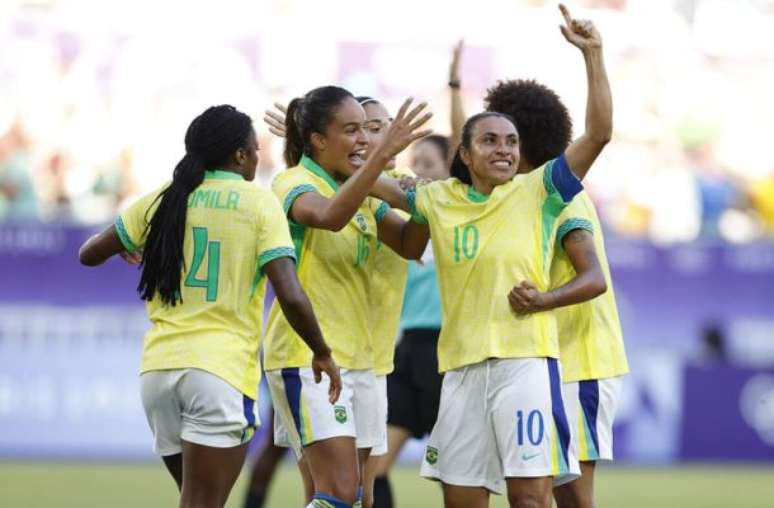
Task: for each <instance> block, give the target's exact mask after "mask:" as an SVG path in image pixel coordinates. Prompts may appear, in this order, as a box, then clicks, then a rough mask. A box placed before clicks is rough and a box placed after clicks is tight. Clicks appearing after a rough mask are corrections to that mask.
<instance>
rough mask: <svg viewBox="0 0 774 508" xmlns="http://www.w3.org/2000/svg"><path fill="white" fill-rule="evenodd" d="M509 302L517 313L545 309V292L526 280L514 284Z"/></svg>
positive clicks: (509, 294)
mask: <svg viewBox="0 0 774 508" xmlns="http://www.w3.org/2000/svg"><path fill="white" fill-rule="evenodd" d="M508 303H510V304H511V309H513V311H514V312H515V313H516V314H529V313H530V312H537V311H540V310H543V308H544V306H545V303H546V302H545V294H544V293H541V292H540V291H539V290H538V289H537V287H535V285H534V284H533V283H531V282H530V281H527V280H524V281H521V282H520V283H519V284H517V285H515V286H513V289H511V292H510V293H508Z"/></svg>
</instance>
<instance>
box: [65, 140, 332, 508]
mask: <svg viewBox="0 0 774 508" xmlns="http://www.w3.org/2000/svg"><path fill="white" fill-rule="evenodd" d="M257 165H258V143H257V140H256V138H255V133H252V135H251V136H250V138H249V139H248V144H247V146H246V147H244V148H239V149H237V150H236V151H235V152H234V154H233V155H232V156H231V157H230V158H229V160H228V161H225V162H223V163H222V164H218V165H217V168H218V169H220V170H223V171H231V172H233V173H237V174H240V175H242V176H243V177H244V178H245V179H246V180H252V179H253V178H254V177H255V170H256V167H257ZM78 255H79V259H80V262H81V263H82V264H84V265H86V266H97V265H101V264H102V263H104V262H105V261H107V260H108V259H110V258H111V257H113V256H115V255H121V256H122V257H124V259H126V260H127V261H128V262H130V263H138V262H140V261H141V259H142V255H141V253H128V252H127V251H126V249H125V248H124V246H123V244H122V243H121V241H120V240H119V238H118V234H117V232H116V230H115V227H113V226H110V227H108V228H106V229H105V230H104V231H102V232H101V233H99V234H97V235H94V236H92V237H91V238H89V239H88V240H87V241H86V242H85V243H84V244H83V245H82V246H81V248H80V250H79V253H78ZM263 270H264V272H265V274H266V276H267V277H268V279H269V281H270V282H271V284H272V286H273V287H274V290H275V293H276V295H277V300H278V302H279V303H280V306H281V307H282V311H283V313H284V314H285V316H286V317H287V319H288V322H289V323H290V325H291V326H292V327H293V329H294V330H295V331H296V333H298V334H299V335H300V336H301V338H302V339H303V340H304V342H306V344H307V345H308V346H309V348H310V349H311V350H312V352H313V353H314V355H313V358H312V365H311V367H312V370H313V372H314V376H315V381H316V382H318V383H319V382H320V381H321V380H322V373H323V372H325V373H326V374H327V375H328V377H329V378H330V388H329V400H330V402H331V403H334V402H335V401H336V400H338V398H339V394H340V393H341V376H340V374H339V368H338V367H337V366H336V364H335V362H334V361H333V358H332V356H331V350H330V348H329V347H328V346H327V344H326V343H325V341H324V339H323V336H322V332H321V331H320V327H319V325H318V324H317V319H316V318H315V315H314V310H313V309H312V305H311V303H310V302H309V299H308V297H307V296H306V293H305V292H304V291H303V289H302V288H301V285H300V283H299V281H298V277H297V275H296V270H295V264H294V263H293V261H291V260H290V259H289V258H278V259H274V260H272V261H270V262H268V263H266V264H265V265H264V266H263ZM182 449H183V451H182V453H180V454H175V455H170V456H166V457H163V461H164V465H165V466H166V467H167V470H168V471H169V472H170V474H171V475H172V477H173V478H174V480H175V483H176V484H177V486H178V489H179V490H180V492H181V494H180V506H181V507H185V508H188V507H216V506H217V507H222V506H223V505H224V504H225V502H226V499H227V498H228V495H229V493H230V491H231V487H232V486H233V484H234V482H235V481H236V478H237V476H238V475H239V471H240V470H241V467H242V464H243V463H244V458H245V454H246V453H247V444H242V445H239V446H235V447H231V448H216V447H210V446H203V445H199V444H195V443H191V442H187V441H182Z"/></svg>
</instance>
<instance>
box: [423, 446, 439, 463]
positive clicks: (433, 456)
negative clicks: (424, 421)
mask: <svg viewBox="0 0 774 508" xmlns="http://www.w3.org/2000/svg"><path fill="white" fill-rule="evenodd" d="M425 460H426V461H427V463H428V464H430V465H431V466H432V465H434V464H435V463H436V462H438V448H433V447H432V446H428V447H427V450H426V451H425Z"/></svg>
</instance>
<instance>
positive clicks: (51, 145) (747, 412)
mask: <svg viewBox="0 0 774 508" xmlns="http://www.w3.org/2000/svg"><path fill="white" fill-rule="evenodd" d="M568 5H569V7H570V8H571V11H572V12H573V13H574V14H575V15H576V16H577V17H588V18H591V19H593V20H594V21H595V22H596V23H597V25H598V26H599V28H600V31H601V33H602V35H603V38H604V41H605V47H606V58H607V62H608V68H609V72H610V78H611V82H612V87H613V93H614V101H615V110H616V113H615V135H614V139H613V142H612V143H611V144H610V146H609V148H608V149H607V150H606V151H605V153H604V154H603V156H602V157H601V158H600V160H599V161H598V163H597V165H596V167H595V169H594V171H593V172H592V174H591V176H590V178H589V182H588V187H589V190H590V192H591V194H592V195H593V197H594V199H595V202H596V203H597V204H598V207H599V210H600V214H601V216H602V218H603V221H604V224H605V227H606V234H607V238H608V251H609V252H608V255H609V258H610V262H611V269H612V272H613V277H614V283H615V288H616V291H617V295H618V300H619V307H620V311H621V315H622V320H623V326H624V332H625V338H626V343H627V350H628V353H629V357H630V361H631V365H632V374H631V375H630V376H629V377H628V378H627V381H626V385H625V391H624V395H623V397H622V405H621V408H620V410H619V416H618V420H617V427H616V452H617V454H618V457H619V458H620V460H619V461H618V462H616V465H615V466H614V467H608V468H605V469H603V470H602V472H601V474H600V479H599V497H600V501H601V503H600V504H601V505H602V506H631V507H636V506H640V505H642V506H652V505H661V506H681V507H688V506H702V507H705V506H761V507H762V506H771V503H772V499H774V481H773V480H772V478H774V162H772V160H771V157H770V156H768V153H767V152H768V150H767V148H768V147H769V146H770V137H771V135H772V133H773V132H774V131H772V129H771V122H770V119H771V118H772V116H773V115H774V101H772V100H771V98H770V91H771V90H774V2H773V1H771V0H757V1H756V0H606V1H605V0H585V1H575V2H568ZM559 21H560V17H559V15H558V12H557V11H556V7H555V3H554V2H545V1H542V0H521V1H515V0H514V1H505V0H503V1H496V0H478V1H477V2H474V3H471V2H429V1H428V2H417V1H408V0H392V1H390V2H370V1H369V2H363V1H360V2H355V1H353V0H341V1H336V2H315V1H312V0H308V1H306V0H278V1H272V2H238V1H235V0H221V1H219V2H218V3H217V5H216V6H215V5H212V4H209V3H207V4H196V5H193V3H191V2H172V1H170V2H151V1H147V0H142V1H135V2H85V1H84V2H79V1H67V0H60V1H56V0H37V1H7V0H6V1H3V2H0V48H2V51H0V281H2V282H0V505H2V506H13V507H16V506H20V507H35V506H49V505H51V504H54V503H56V504H57V505H58V506H63V507H70V506H148V507H152V506H169V505H170V504H172V503H173V502H174V498H175V493H174V488H173V484H172V482H171V481H170V480H169V479H168V478H167V477H166V473H165V472H164V471H163V469H162V467H161V465H160V464H159V463H158V461H156V460H155V459H154V458H153V456H152V454H151V452H150V433H149V431H148V429H147V425H146V423H145V420H144V416H143V414H142V409H141V406H140V401H139V395H138V383H137V374H136V372H137V367H138V364H139V358H140V347H141V340H140V338H141V336H142V333H143V331H144V330H145V329H146V328H147V319H146V318H145V314H144V311H143V307H142V305H140V304H139V302H138V301H137V299H136V297H135V294H134V292H133V289H134V287H135V286H136V280H137V274H136V272H135V271H134V269H133V268H131V267H129V266H128V265H125V264H123V263H122V262H121V261H119V260H113V261H111V262H109V263H108V264H107V265H106V266H105V267H104V268H102V269H99V270H87V269H85V268H82V267H80V266H79V265H78V264H77V257H76V251H77V246H78V245H79V244H80V242H82V241H83V240H84V239H85V238H86V237H87V236H88V235H89V234H91V233H93V232H94V231H96V230H97V229H99V228H101V227H103V226H104V224H106V223H108V222H109V221H110V220H111V219H112V217H114V215H115V213H116V211H117V210H118V209H120V208H121V207H122V206H124V205H125V204H126V203H127V202H128V201H130V200H132V199H133V198H134V197H136V196H137V195H138V194H141V193H143V192H145V191H148V190H150V189H152V188H153V187H155V186H157V185H158V184H160V183H161V182H163V181H164V180H165V179H166V178H168V175H169V174H170V172H171V169H172V167H173V166H174V163H175V162H176V161H177V159H178V158H179V157H180V154H181V151H182V135H183V133H184V130H185V127H186V125H187V124H188V122H189V121H190V119H191V118H192V117H193V116H194V115H195V114H197V113H198V112H199V111H200V110H201V109H203V107H205V106H206V105H210V104H215V103H223V102H228V103H232V104H234V105H236V106H238V107H239V108H240V109H243V110H244V111H246V112H248V113H250V114H251V115H252V116H253V118H255V119H256V120H258V119H260V117H261V116H262V112H263V110H264V109H265V108H267V107H269V106H270V104H271V103H272V102H273V101H275V100H279V101H282V102H286V101H288V100H289V99H290V98H292V97H294V96H296V95H298V94H301V93H303V92H304V91H306V90H308V89H310V88H312V87H314V86H317V85H320V84H323V83H330V82H335V83H339V84H342V85H343V86H345V87H347V88H349V89H350V90H352V91H354V92H356V93H358V94H369V95H374V96H376V97H379V98H382V99H384V100H385V102H386V103H387V104H388V105H389V106H390V107H395V106H396V105H397V104H399V102H400V101H401V100H402V99H403V98H404V97H405V96H408V95H411V96H414V97H417V98H421V99H424V100H427V101H428V102H429V103H430V106H431V108H432V109H433V110H434V111H435V113H436V117H435V119H434V128H435V129H436V130H437V131H438V132H440V133H447V132H448V130H449V127H448V117H449V114H448V110H449V98H448V94H447V90H446V81H447V74H448V65H449V61H450V57H451V48H452V46H453V45H454V43H455V42H456V40H457V39H459V38H460V37H464V38H465V50H464V53H463V62H462V73H461V74H462V81H463V92H464V94H465V103H466V111H467V112H468V113H473V112H475V111H477V110H479V109H480V107H481V97H482V96H483V93H484V91H485V89H486V87H487V86H489V85H490V84H492V83H494V82H495V81H496V80H497V79H499V78H506V77H534V78H536V79H538V80H540V81H542V82H544V83H546V84H548V85H549V86H551V87H552V88H554V89H555V90H557V91H558V93H559V94H560V95H561V96H562V97H563V99H564V100H565V101H566V103H567V104H568V106H569V107H570V110H571V113H572V115H573V118H574V120H575V124H576V131H580V130H581V129H582V124H583V113H584V103H585V94H586V87H585V79H584V71H583V66H582V61H581V58H580V57H579V55H578V54H577V50H575V49H574V48H571V47H569V46H568V45H567V44H566V43H565V42H564V40H563V39H562V37H561V36H560V34H559V31H558V28H557V25H558V24H559ZM256 126H257V128H258V130H259V133H260V135H261V144H262V148H263V150H262V153H261V156H262V162H261V167H260V174H259V177H258V180H259V184H261V185H266V184H267V183H268V182H269V181H270V180H271V177H272V175H273V174H276V172H277V171H278V170H280V169H281V157H280V151H281V143H278V142H277V141H276V140H274V139H272V138H271V136H270V135H269V134H268V132H267V130H266V129H265V128H264V126H263V125H260V124H259V123H257V124H256ZM263 402H266V398H264V399H263ZM420 450H421V443H419V442H416V443H413V444H412V446H410V447H409V448H408V449H407V450H406V453H405V454H404V456H403V459H404V465H403V466H402V468H401V469H400V470H399V471H398V472H397V480H396V482H395V486H396V490H397V495H398V498H399V501H400V505H399V506H406V507H411V506H439V505H440V495H439V493H438V491H437V489H436V488H435V487H434V486H433V485H432V484H430V483H429V482H424V481H422V480H419V479H418V478H417V477H416V467H415V463H416V462H417V460H418V457H419V453H420ZM242 491H243V489H242V487H241V486H240V485H238V486H237V487H236V489H235V491H234V494H233V495H232V503H231V505H230V506H237V505H238V501H239V498H240V497H241V495H242ZM299 492H300V483H299V480H298V478H297V477H296V474H295V473H294V471H293V469H292V467H291V466H290V465H288V467H286V468H284V469H282V471H281V472H280V475H279V478H278V480H277V484H276V486H275V490H274V493H273V497H272V498H271V499H270V506H277V507H284V506H297V505H300V493H299ZM294 496H295V497H294ZM499 502H501V503H502V500H500V501H499ZM412 503H413V504H412ZM503 506H504V504H503Z"/></svg>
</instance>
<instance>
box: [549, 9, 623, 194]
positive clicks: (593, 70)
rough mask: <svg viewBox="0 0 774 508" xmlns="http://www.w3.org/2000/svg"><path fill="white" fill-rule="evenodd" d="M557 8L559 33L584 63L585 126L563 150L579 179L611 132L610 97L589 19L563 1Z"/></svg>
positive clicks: (599, 48)
mask: <svg viewBox="0 0 774 508" xmlns="http://www.w3.org/2000/svg"><path fill="white" fill-rule="evenodd" d="M559 9H560V10H561V12H562V15H563V16H564V21H565V25H562V26H560V29H561V31H562V35H564V38H565V39H567V42H569V43H570V44H572V45H573V46H576V47H577V48H578V49H580V50H581V53H582V54H583V61H584V62H585V64H586V82H587V87H588V96H587V99H586V130H585V132H584V133H583V135H581V137H579V138H578V139H577V140H575V141H574V142H572V143H571V144H570V146H569V147H568V148H567V150H566V152H565V154H566V156H567V163H568V164H569V166H570V168H571V169H572V171H573V172H574V173H575V175H576V176H577V177H578V178H580V179H581V180H582V179H583V178H584V177H585V176H586V173H588V171H589V169H591V165H592V164H593V163H594V161H595V160H596V159H597V157H598V156H599V154H600V153H601V152H602V149H603V148H604V147H605V145H607V143H608V142H609V141H610V138H611V137H612V135H613V99H612V95H611V92H610V83H609V81H608V78H607V70H606V69H605V60H604V56H603V53H602V37H601V36H600V34H599V31H597V28H596V27H595V26H594V23H592V22H591V21H589V20H577V19H573V18H572V16H571V15H570V13H569V11H568V10H567V7H565V6H564V5H562V4H560V5H559Z"/></svg>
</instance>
